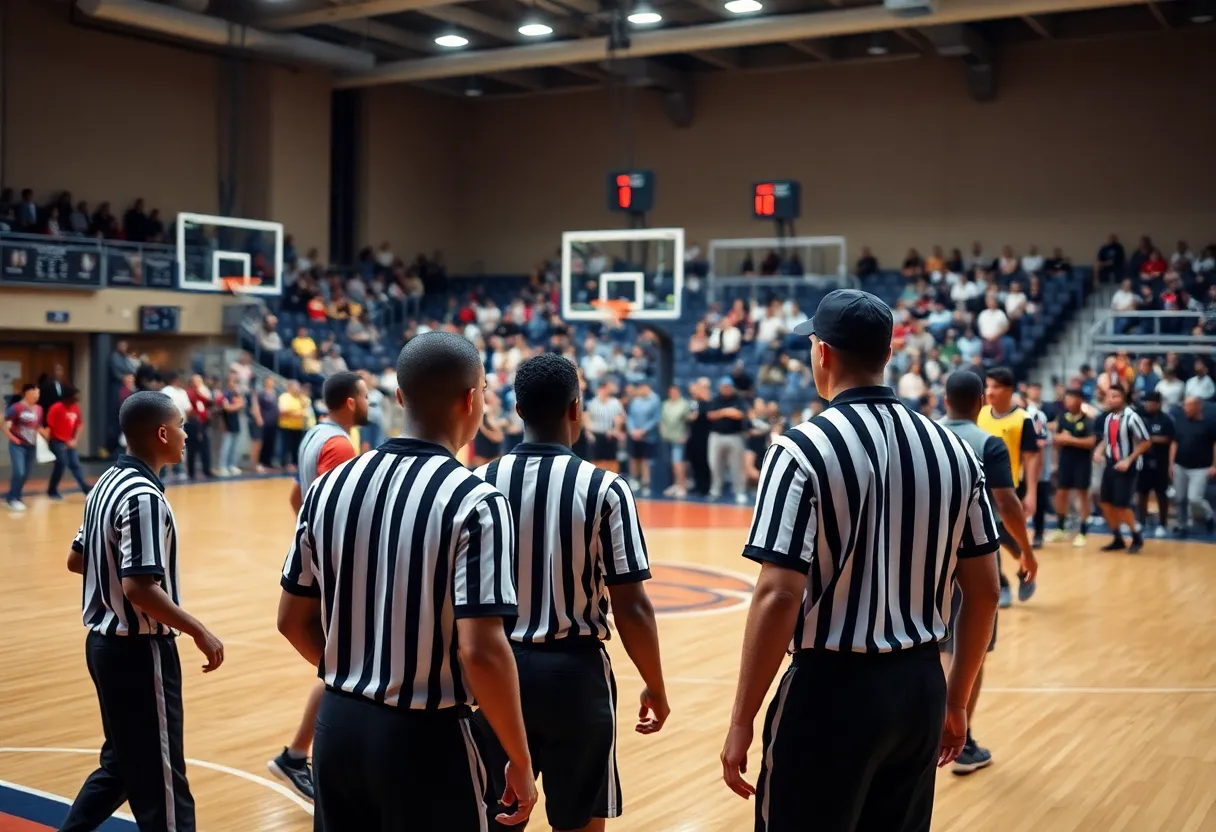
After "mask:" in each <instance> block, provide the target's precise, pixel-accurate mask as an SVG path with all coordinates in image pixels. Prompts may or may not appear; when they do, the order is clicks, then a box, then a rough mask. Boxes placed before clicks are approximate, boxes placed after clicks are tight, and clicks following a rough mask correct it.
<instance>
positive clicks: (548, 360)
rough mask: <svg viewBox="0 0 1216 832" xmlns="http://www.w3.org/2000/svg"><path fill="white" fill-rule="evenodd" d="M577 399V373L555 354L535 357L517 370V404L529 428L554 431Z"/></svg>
mask: <svg viewBox="0 0 1216 832" xmlns="http://www.w3.org/2000/svg"><path fill="white" fill-rule="evenodd" d="M578 397H579V383H578V370H576V369H575V367H574V365H573V364H571V363H570V362H569V360H567V359H566V358H563V357H562V356H560V355H557V354H556V353H541V354H540V355H537V356H533V357H532V358H529V359H528V360H527V361H525V362H524V363H523V364H520V365H519V369H517V370H516V371H515V403H516V405H518V407H519V416H520V418H521V419H523V420H524V424H525V425H527V426H528V427H532V428H536V429H538V430H541V431H551V430H553V429H555V428H556V427H557V426H558V425H560V424H561V421H562V418H563V417H564V416H565V415H566V411H567V410H569V409H570V404H571V402H573V401H574V400H575V399H577V398H578Z"/></svg>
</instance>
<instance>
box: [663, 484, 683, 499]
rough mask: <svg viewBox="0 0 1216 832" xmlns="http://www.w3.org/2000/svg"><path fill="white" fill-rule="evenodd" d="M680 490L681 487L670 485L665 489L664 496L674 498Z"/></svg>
mask: <svg viewBox="0 0 1216 832" xmlns="http://www.w3.org/2000/svg"><path fill="white" fill-rule="evenodd" d="M679 490H680V486H678V485H669V486H667V487H666V488H664V489H663V496H664V497H674V496H676V492H677V491H679Z"/></svg>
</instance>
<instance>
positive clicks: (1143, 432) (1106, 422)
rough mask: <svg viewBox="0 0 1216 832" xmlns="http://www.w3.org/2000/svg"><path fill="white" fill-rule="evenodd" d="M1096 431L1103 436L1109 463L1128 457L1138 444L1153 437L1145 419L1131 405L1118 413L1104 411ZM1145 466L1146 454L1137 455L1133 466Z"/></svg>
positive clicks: (1137, 467)
mask: <svg viewBox="0 0 1216 832" xmlns="http://www.w3.org/2000/svg"><path fill="white" fill-rule="evenodd" d="M1094 433H1095V434H1096V435H1097V436H1099V437H1101V441H1102V447H1103V448H1104V449H1105V451H1106V461H1107V462H1108V463H1114V462H1119V461H1120V460H1123V459H1127V458H1128V457H1129V456H1131V455H1132V452H1133V451H1135V450H1136V446H1137V445H1139V444H1140V443H1141V442H1146V441H1148V440H1149V439H1150V438H1151V435H1150V434H1149V432H1148V426H1147V425H1145V424H1144V419H1142V418H1141V417H1140V414H1139V413H1137V412H1136V411H1135V410H1134V409H1132V408H1130V407H1124V408H1123V409H1122V410H1120V411H1119V412H1118V413H1115V412H1113V411H1110V412H1107V413H1103V414H1102V415H1101V416H1099V417H1098V420H1097V424H1095V425H1094ZM1143 467H1144V456H1143V455H1141V456H1138V457H1136V461H1135V462H1134V463H1132V468H1133V469H1134V470H1136V471H1139V470H1140V469H1141V468H1143Z"/></svg>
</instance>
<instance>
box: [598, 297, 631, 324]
mask: <svg viewBox="0 0 1216 832" xmlns="http://www.w3.org/2000/svg"><path fill="white" fill-rule="evenodd" d="M591 305H592V306H594V307H595V308H596V309H599V310H601V311H603V312H604V314H605V315H608V316H610V317H613V318H616V319H617V320H618V321H623V320H625V319H626V318H628V317H629V313H630V312H632V311H633V304H632V303H630V302H629V301H627V300H620V299H617V300H593V301H591Z"/></svg>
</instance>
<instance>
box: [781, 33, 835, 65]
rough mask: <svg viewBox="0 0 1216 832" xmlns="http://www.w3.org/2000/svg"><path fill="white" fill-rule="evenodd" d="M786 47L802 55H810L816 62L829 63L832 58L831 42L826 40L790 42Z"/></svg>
mask: <svg viewBox="0 0 1216 832" xmlns="http://www.w3.org/2000/svg"><path fill="white" fill-rule="evenodd" d="M786 45H787V46H789V47H790V49H795V50H797V51H799V52H801V53H802V54H803V55H810V56H811V57H812V58H814V59H815V60H817V61H825V62H826V61H830V60H832V58H833V57H834V51H835V50H834V48H833V46H832V42H831V41H830V40H828V39H826V38H822V39H819V40H792V41H790V42H789V43H788V44H786Z"/></svg>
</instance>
